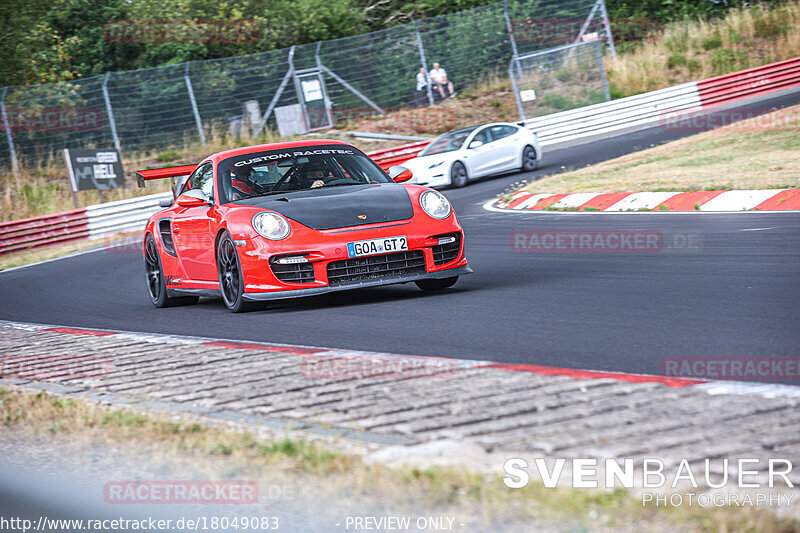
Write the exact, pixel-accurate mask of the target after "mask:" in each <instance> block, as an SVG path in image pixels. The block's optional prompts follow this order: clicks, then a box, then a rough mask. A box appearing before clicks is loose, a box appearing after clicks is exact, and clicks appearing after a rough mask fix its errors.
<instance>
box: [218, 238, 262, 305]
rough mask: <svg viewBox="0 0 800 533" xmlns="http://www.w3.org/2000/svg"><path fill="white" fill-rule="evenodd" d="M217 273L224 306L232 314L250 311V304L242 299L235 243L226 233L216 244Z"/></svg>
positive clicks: (241, 282)
mask: <svg viewBox="0 0 800 533" xmlns="http://www.w3.org/2000/svg"><path fill="white" fill-rule="evenodd" d="M217 273H218V274H219V291H220V293H222V300H223V301H224V302H225V306H226V307H227V308H228V309H230V310H231V311H232V312H234V313H241V312H244V311H248V310H250V309H252V307H253V305H252V302H248V301H246V300H245V299H244V277H243V276H242V267H241V263H240V262H239V254H238V253H237V252H236V243H234V242H233V238H232V237H231V235H230V233H228V232H227V231H226V232H225V233H223V234H222V238H221V239H220V240H219V244H217Z"/></svg>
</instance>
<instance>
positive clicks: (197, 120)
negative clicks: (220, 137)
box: [183, 61, 206, 146]
mask: <svg viewBox="0 0 800 533" xmlns="http://www.w3.org/2000/svg"><path fill="white" fill-rule="evenodd" d="M191 64H192V62H191V61H187V62H186V70H185V71H184V73H183V81H185V82H186V90H187V91H188V92H189V101H190V102H191V103H192V114H193V115H194V122H195V124H197V133H199V134H200V142H201V143H203V146H205V145H206V132H205V131H204V130H203V121H202V120H200V111H199V110H198V109H197V100H195V98H194V89H192V80H191V79H190V78H189V65H191Z"/></svg>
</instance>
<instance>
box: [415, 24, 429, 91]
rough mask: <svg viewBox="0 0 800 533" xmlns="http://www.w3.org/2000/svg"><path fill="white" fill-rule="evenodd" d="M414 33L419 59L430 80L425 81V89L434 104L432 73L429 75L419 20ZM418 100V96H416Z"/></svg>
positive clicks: (427, 78)
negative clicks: (431, 82)
mask: <svg viewBox="0 0 800 533" xmlns="http://www.w3.org/2000/svg"><path fill="white" fill-rule="evenodd" d="M414 33H415V34H416V36H417V48H419V60H420V63H421V64H422V68H424V69H425V77H426V80H427V81H428V82H427V83H425V90H426V92H427V93H428V105H433V90H432V89H431V84H430V75H428V61H427V60H426V59H425V47H424V46H423V45H422V35H421V34H420V33H419V21H417V23H416V25H415V26H414ZM414 100H416V97H414Z"/></svg>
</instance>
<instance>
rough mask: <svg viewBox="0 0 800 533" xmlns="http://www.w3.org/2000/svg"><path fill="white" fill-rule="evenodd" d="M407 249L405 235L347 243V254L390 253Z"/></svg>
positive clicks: (357, 255)
mask: <svg viewBox="0 0 800 533" xmlns="http://www.w3.org/2000/svg"><path fill="white" fill-rule="evenodd" d="M405 250H408V239H406V238H405V237H384V238H383V239H370V240H368V241H356V242H348V243H347V255H348V256H350V257H361V256H363V255H377V254H390V253H392V252H403V251H405Z"/></svg>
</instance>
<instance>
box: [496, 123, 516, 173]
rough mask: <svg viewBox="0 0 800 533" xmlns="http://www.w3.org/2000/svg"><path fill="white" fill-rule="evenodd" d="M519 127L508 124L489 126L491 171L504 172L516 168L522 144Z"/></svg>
mask: <svg viewBox="0 0 800 533" xmlns="http://www.w3.org/2000/svg"><path fill="white" fill-rule="evenodd" d="M517 133H519V128H517V127H516V126H510V125H508V124H497V125H494V126H489V134H490V135H491V138H492V154H493V155H494V166H493V167H492V171H493V172H505V171H507V170H513V169H516V168H518V167H519V166H520V165H519V161H520V154H521V153H522V148H523V147H522V146H521V145H520V142H519V135H517Z"/></svg>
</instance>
